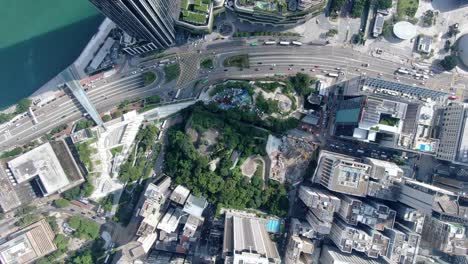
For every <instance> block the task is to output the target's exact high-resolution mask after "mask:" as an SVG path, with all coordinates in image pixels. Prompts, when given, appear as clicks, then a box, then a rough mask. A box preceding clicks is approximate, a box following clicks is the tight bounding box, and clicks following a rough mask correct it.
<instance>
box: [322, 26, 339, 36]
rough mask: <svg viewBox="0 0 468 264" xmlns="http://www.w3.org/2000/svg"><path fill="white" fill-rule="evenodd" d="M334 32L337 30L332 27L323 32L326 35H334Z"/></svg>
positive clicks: (336, 32)
mask: <svg viewBox="0 0 468 264" xmlns="http://www.w3.org/2000/svg"><path fill="white" fill-rule="evenodd" d="M336 34H338V30H337V29H334V28H332V29H330V30H328V31H327V33H325V35H327V37H334V36H335V35H336Z"/></svg>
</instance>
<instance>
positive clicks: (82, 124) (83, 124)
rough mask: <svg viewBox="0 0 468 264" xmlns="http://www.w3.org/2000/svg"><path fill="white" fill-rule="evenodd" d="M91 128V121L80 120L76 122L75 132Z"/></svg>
mask: <svg viewBox="0 0 468 264" xmlns="http://www.w3.org/2000/svg"><path fill="white" fill-rule="evenodd" d="M93 126H95V123H94V121H93V120H91V119H83V120H80V121H78V122H76V125H75V132H76V131H80V130H83V129H86V128H90V127H93Z"/></svg>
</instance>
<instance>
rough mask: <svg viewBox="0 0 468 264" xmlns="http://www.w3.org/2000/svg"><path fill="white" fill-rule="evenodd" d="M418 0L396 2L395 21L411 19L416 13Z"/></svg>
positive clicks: (399, 0)
mask: <svg viewBox="0 0 468 264" xmlns="http://www.w3.org/2000/svg"><path fill="white" fill-rule="evenodd" d="M418 6H419V0H398V4H397V20H403V19H405V18H406V17H408V18H413V17H414V15H416V12H417V11H418Z"/></svg>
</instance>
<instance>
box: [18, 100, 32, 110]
mask: <svg viewBox="0 0 468 264" xmlns="http://www.w3.org/2000/svg"><path fill="white" fill-rule="evenodd" d="M31 104H32V101H31V99H29V98H23V99H21V100H19V101H18V103H17V104H16V113H18V114H19V113H23V112H26V111H28V108H29V107H30V106H31Z"/></svg>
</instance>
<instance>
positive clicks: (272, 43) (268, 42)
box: [263, 41, 276, 45]
mask: <svg viewBox="0 0 468 264" xmlns="http://www.w3.org/2000/svg"><path fill="white" fill-rule="evenodd" d="M263 45H276V41H265V42H264V43H263Z"/></svg>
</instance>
